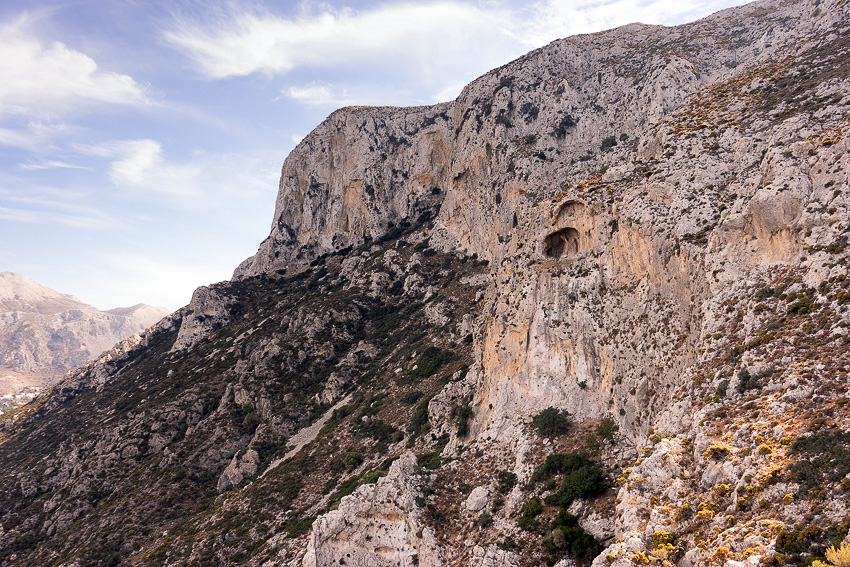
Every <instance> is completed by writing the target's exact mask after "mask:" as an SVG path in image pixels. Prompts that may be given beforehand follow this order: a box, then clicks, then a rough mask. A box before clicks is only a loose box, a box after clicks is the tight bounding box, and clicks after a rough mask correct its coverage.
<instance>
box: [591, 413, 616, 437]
mask: <svg viewBox="0 0 850 567" xmlns="http://www.w3.org/2000/svg"><path fill="white" fill-rule="evenodd" d="M618 429H620V426H619V425H617V422H615V421H614V418H613V417H603V418H602V421H600V422H599V425H597V426H596V434H597V435H598V436H600V437H602V438H603V439H611V438H612V437H614V433H616V432H617V430H618Z"/></svg>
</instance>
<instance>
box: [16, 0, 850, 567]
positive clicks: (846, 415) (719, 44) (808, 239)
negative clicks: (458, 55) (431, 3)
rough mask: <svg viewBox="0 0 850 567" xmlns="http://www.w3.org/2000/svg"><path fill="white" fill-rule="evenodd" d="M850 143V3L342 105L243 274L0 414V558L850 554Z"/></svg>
mask: <svg viewBox="0 0 850 567" xmlns="http://www.w3.org/2000/svg"><path fill="white" fill-rule="evenodd" d="M848 150H850V2H847V0H766V1H760V2H756V3H753V4H749V5H746V6H743V7H739V8H733V9H729V10H725V11H722V12H719V13H717V14H714V15H713V16H711V17H708V18H706V19H704V20H700V21H698V22H695V23H691V24H687V25H682V26H677V27H671V28H668V27H661V26H647V25H641V24H632V25H629V26H624V27H622V28H618V29H614V30H610V31H606V32H602V33H596V34H591V35H583V36H576V37H570V38H567V39H563V40H559V41H555V42H553V43H551V44H550V45H548V46H546V47H543V48H541V49H538V50H536V51H533V52H531V53H529V54H527V55H525V56H523V57H521V58H520V59H518V60H516V61H514V62H511V63H509V64H507V65H505V66H503V67H500V68H498V69H496V70H494V71H491V72H490V73H487V74H486V75H484V76H482V77H480V78H478V79H476V80H475V81H473V82H472V83H471V84H469V85H468V86H467V87H466V88H465V89H464V90H463V92H462V93H461V95H460V96H459V97H458V98H457V100H455V101H452V102H448V103H444V104H438V105H435V106H428V107H417V108H365V107H355V108H344V109H341V110H338V111H336V112H335V113H333V114H332V115H331V116H329V117H328V118H327V119H326V120H325V121H324V122H323V123H322V124H320V125H319V126H318V127H317V128H316V129H315V130H314V131H313V132H312V133H311V134H310V135H308V136H307V137H306V138H305V139H304V140H303V141H302V142H301V143H300V144H299V145H298V146H297V147H296V148H295V149H294V150H293V151H292V153H291V154H290V155H289V156H288V157H287V158H286V161H285V162H284V165H283V170H282V174H281V181H280V191H279V196H278V199H277V205H276V210H275V213H274V220H273V223H272V230H271V234H270V236H269V237H268V238H267V239H266V240H265V241H264V242H263V243H262V244H261V245H260V248H259V250H258V252H257V254H256V255H255V256H253V257H251V258H249V259H247V260H246V261H245V262H243V263H242V265H240V266H239V267H238V268H237V269H236V272H235V274H234V277H233V279H232V280H231V281H229V282H223V283H220V284H216V285H213V286H210V287H204V288H200V289H198V290H197V291H196V292H195V294H194V296H193V298H192V301H191V303H190V304H189V305H188V306H186V307H184V308H183V309H180V310H179V311H177V312H175V313H174V314H172V315H170V316H169V317H166V318H165V319H163V320H162V321H161V322H160V323H158V324H157V325H156V326H154V327H153V328H152V329H150V330H149V331H147V332H146V333H145V334H144V335H143V336H142V337H141V339H140V340H139V341H138V342H133V343H124V344H119V345H118V346H117V347H115V348H114V349H112V350H111V351H109V352H107V353H106V354H104V355H102V356H101V357H100V358H99V359H98V360H96V361H94V362H92V363H90V364H88V365H86V366H84V367H82V368H80V369H79V370H77V371H75V372H73V373H72V374H70V375H69V376H68V377H66V379H65V380H63V381H62V382H60V383H59V384H57V385H56V386H55V387H54V388H53V389H52V390H51V391H50V392H49V393H48V394H46V395H43V396H41V397H39V398H38V399H36V400H35V401H33V402H32V403H30V404H29V405H27V406H25V407H23V408H20V409H18V410H16V411H14V412H10V413H9V414H6V415H4V416H3V417H2V418H0V419H2V420H3V421H2V423H0V498H1V499H2V502H3V506H2V508H0V563H2V564H3V565H10V566H17V565H21V566H23V565H45V566H67V567H71V566H77V567H86V566H100V565H109V566H115V565H139V566H141V565H175V566H176V565H186V566H189V565H198V566H201V565H204V566H206V565H221V566H224V565H251V566H269V567H271V566H278V565H288V566H301V567H313V566H316V567H324V566H330V565H348V566H363V567H366V566H369V567H383V566H414V565H418V566H427V567H437V566H454V565H462V566H476V567H479V566H480V567H520V566H526V565H528V566H531V565H543V564H546V565H558V566H560V567H565V566H573V565H593V567H608V566H610V567H632V566H634V565H638V566H642V565H656V566H663V567H671V566H672V565H677V566H678V567H697V566H702V565H719V566H724V567H745V566H746V567H758V566H760V565H763V566H765V567H779V566H782V565H796V566H801V567H802V566H806V565H808V564H810V563H811V562H812V560H814V559H818V560H821V561H828V562H829V563H830V564H832V565H835V566H836V567H845V566H846V565H848V564H850V560H848V559H847V555H850V550H848V549H847V544H846V543H845V544H843V545H844V547H842V540H845V539H846V538H847V532H848V528H850V510H848V501H850V498H848V493H850V456H849V455H850V407H848V400H850V391H848V388H850V379H848V372H850V348H848V344H850V335H848V333H850V331H849V330H848V325H850V278H848V274H847V271H848V254H850V248H848V237H850V212H849V211H848V206H850V193H849V192H850V174H848V172H850V151H848ZM833 547H835V548H836V549H835V550H833V549H832V548H833ZM842 550H844V552H842ZM842 553H844V555H842ZM824 556H825V557H826V558H825V559H824ZM819 567H823V566H822V565H819Z"/></svg>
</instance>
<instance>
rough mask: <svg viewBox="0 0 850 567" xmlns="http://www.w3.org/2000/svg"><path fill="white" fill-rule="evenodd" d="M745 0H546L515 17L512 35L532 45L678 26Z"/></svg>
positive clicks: (511, 30)
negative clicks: (629, 28) (636, 27)
mask: <svg viewBox="0 0 850 567" xmlns="http://www.w3.org/2000/svg"><path fill="white" fill-rule="evenodd" d="M744 3H745V0H731V1H730V0H676V1H675V2H671V1H670V0H649V1H647V0H574V1H572V2H563V1H562V0H543V1H541V2H536V3H534V4H533V5H530V6H529V7H528V8H527V9H525V10H523V11H522V13H521V14H517V17H515V18H514V19H513V21H514V25H512V26H510V27H509V28H508V29H509V30H510V33H511V35H513V36H514V37H516V39H517V40H518V41H522V42H523V43H525V44H527V45H529V46H541V45H545V44H547V43H549V42H551V41H554V40H556V39H559V38H562V37H567V36H570V35H574V34H579V33H591V32H596V31H602V30H606V29H610V28H614V27H618V26H622V25H626V24H631V23H635V22H641V23H645V24H661V25H675V24H680V23H684V22H689V21H692V20H695V19H698V18H701V17H705V16H707V15H709V14H711V13H713V12H716V11H718V10H721V9H723V8H727V7H729V6H735V5H740V4H744Z"/></svg>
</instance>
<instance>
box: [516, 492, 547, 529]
mask: <svg viewBox="0 0 850 567" xmlns="http://www.w3.org/2000/svg"><path fill="white" fill-rule="evenodd" d="M542 511H543V504H541V503H540V500H539V499H538V498H537V497H533V498H532V499H531V500H529V501H528V504H526V505H525V508H523V510H522V515H521V516H520V517H519V520H518V521H517V525H518V526H519V527H520V528H522V529H524V530H531V529H533V528H535V527H537V525H538V523H537V519H536V518H537V516H539V515H540V513H541V512H542Z"/></svg>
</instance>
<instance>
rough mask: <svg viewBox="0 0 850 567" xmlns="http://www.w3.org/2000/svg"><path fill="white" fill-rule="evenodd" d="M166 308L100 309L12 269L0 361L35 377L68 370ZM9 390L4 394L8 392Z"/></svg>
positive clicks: (50, 378) (0, 300)
mask: <svg viewBox="0 0 850 567" xmlns="http://www.w3.org/2000/svg"><path fill="white" fill-rule="evenodd" d="M168 313H170V311H168V310H167V309H164V308H161V307H153V306H149V305H144V304H141V303H140V304H137V305H134V306H132V307H123V308H122V307H119V308H115V309H110V310H108V311H101V310H99V309H97V308H95V307H93V306H91V305H88V304H86V303H84V302H82V301H80V300H79V299H77V298H76V297H74V296H72V295H68V294H63V293H59V292H57V291H55V290H53V289H50V288H48V287H45V286H42V285H40V284H38V283H36V282H35V281H33V280H31V279H30V278H27V277H26V276H22V275H20V274H15V273H13V272H0V323H2V324H0V344H3V345H6V346H5V347H4V348H3V349H2V352H0V365H2V366H3V367H5V368H7V369H8V370H10V371H14V372H17V373H22V374H24V375H27V376H30V377H32V379H33V380H35V381H37V382H38V383H37V384H32V385H37V386H45V385H49V384H51V383H53V382H55V381H56V380H57V379H59V378H60V377H61V376H62V375H63V374H65V372H67V371H68V370H71V369H73V368H75V367H77V366H80V365H82V364H84V363H86V362H89V361H90V360H92V359H93V358H95V357H97V356H98V355H100V354H101V353H102V352H104V351H106V350H108V349H110V348H111V347H112V345H114V344H115V343H116V342H118V341H119V340H121V339H124V338H126V337H128V336H130V335H132V334H135V333H141V332H142V331H144V330H145V329H146V328H148V327H149V326H151V325H152V324H154V323H156V322H157V321H159V320H160V319H161V318H162V317H164V316H165V315H167V314H168ZM4 393H5V392H4Z"/></svg>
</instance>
